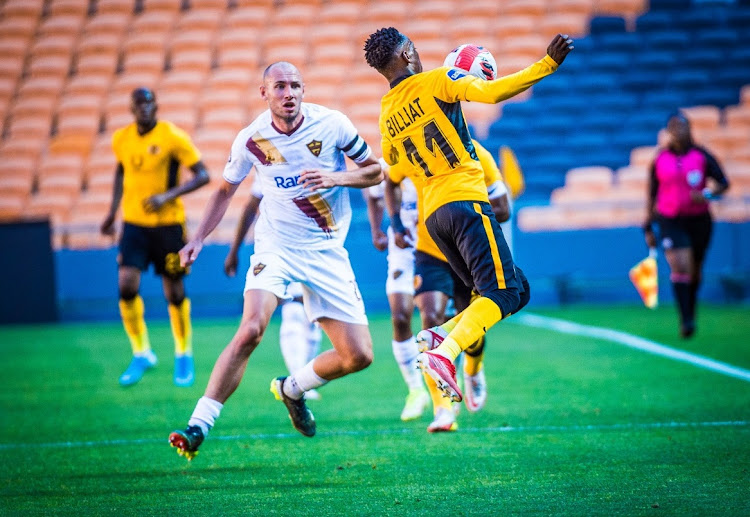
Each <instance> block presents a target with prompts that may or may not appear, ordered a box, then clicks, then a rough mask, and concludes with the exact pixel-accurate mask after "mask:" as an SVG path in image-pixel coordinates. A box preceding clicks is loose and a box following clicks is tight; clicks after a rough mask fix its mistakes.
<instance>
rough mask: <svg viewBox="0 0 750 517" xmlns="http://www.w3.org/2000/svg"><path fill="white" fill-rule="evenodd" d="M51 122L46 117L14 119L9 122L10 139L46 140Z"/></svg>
mask: <svg viewBox="0 0 750 517" xmlns="http://www.w3.org/2000/svg"><path fill="white" fill-rule="evenodd" d="M50 125H51V121H50V119H49V118H48V117H37V116H31V117H28V116H27V117H23V118H20V117H19V118H14V119H11V121H10V136H11V138H17V137H21V138H38V139H40V140H46V139H47V138H49V134H50Z"/></svg>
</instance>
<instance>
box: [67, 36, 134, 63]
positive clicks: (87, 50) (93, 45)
mask: <svg viewBox="0 0 750 517" xmlns="http://www.w3.org/2000/svg"><path fill="white" fill-rule="evenodd" d="M121 42H122V36H121V35H120V34H118V33H93V34H84V35H83V36H82V37H81V39H80V40H79V41H78V46H77V47H76V50H75V54H76V58H77V59H80V58H81V57H82V56H88V55H102V54H106V55H117V53H118V52H119V51H120V44H121Z"/></svg>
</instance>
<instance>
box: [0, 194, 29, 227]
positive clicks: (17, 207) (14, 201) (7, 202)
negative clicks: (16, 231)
mask: <svg viewBox="0 0 750 517" xmlns="http://www.w3.org/2000/svg"><path fill="white" fill-rule="evenodd" d="M26 199H27V196H19V195H16V194H12V193H6V192H5V191H4V190H0V221H11V220H15V219H19V218H20V217H21V215H22V214H23V207H24V205H25V204H26Z"/></svg>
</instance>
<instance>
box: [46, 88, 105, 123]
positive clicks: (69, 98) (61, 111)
mask: <svg viewBox="0 0 750 517" xmlns="http://www.w3.org/2000/svg"><path fill="white" fill-rule="evenodd" d="M66 93H67V94H66V95H64V96H63V98H62V99H60V102H59V104H58V106H57V116H58V117H63V118H65V117H68V116H72V115H89V116H91V115H98V114H99V111H100V110H101V106H102V96H101V95H95V94H82V95H76V94H72V93H68V90H67V89H66Z"/></svg>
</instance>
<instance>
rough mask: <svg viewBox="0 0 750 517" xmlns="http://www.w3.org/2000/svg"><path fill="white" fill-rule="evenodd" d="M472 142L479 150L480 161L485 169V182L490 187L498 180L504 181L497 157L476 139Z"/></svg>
mask: <svg viewBox="0 0 750 517" xmlns="http://www.w3.org/2000/svg"><path fill="white" fill-rule="evenodd" d="M472 142H473V143H474V148H475V149H476V151H477V157H478V158H479V163H480V165H481V166H482V170H483V171H484V184H485V185H487V186H488V187H489V186H490V185H492V184H494V183H495V182H497V181H502V179H503V175H502V174H501V173H500V169H498V167H497V163H496V162H495V158H493V157H492V153H491V152H489V151H488V150H487V149H485V148H484V147H483V146H482V144H480V143H479V142H477V141H476V140H472Z"/></svg>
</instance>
